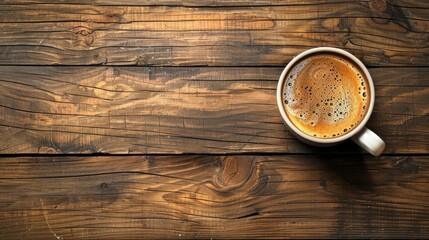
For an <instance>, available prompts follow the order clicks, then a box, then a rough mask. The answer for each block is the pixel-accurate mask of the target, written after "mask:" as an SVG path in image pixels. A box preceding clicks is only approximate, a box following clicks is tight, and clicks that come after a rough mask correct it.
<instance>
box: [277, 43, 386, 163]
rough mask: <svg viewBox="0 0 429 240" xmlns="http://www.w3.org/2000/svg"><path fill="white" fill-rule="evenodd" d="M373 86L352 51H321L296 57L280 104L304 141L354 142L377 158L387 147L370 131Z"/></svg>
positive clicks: (280, 88)
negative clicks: (349, 140)
mask: <svg viewBox="0 0 429 240" xmlns="http://www.w3.org/2000/svg"><path fill="white" fill-rule="evenodd" d="M374 99H375V91H374V83H373V81H372V78H371V75H370V74H369V72H368V69H367V68H366V67H365V66H364V64H363V63H362V62H361V61H360V60H359V59H357V58H356V57H355V56H353V55H352V54H350V53H349V52H347V51H344V50H342V49H338V48H332V47H318V48H313V49H309V50H307V51H304V52H302V53H300V54H299V55H297V56H296V57H294V58H293V59H292V60H291V61H290V62H289V63H288V64H287V66H286V67H285V69H284V70H283V72H282V74H281V75H280V79H279V82H278V85H277V105H278V107H279V110H280V114H281V116H282V118H283V121H284V123H285V125H286V127H287V128H288V129H289V130H290V132H291V133H292V134H293V135H294V136H296V137H297V138H298V139H299V140H301V141H303V142H305V143H307V144H310V145H314V146H320V147H326V146H332V145H336V144H339V143H341V142H344V141H346V140H347V139H352V140H353V141H354V142H355V143H356V144H358V145H359V146H360V147H362V148H363V149H364V150H366V151H368V152H369V153H371V154H372V155H374V156H379V155H380V154H381V153H382V152H383V150H384V148H385V146H386V144H385V143H384V141H383V140H382V139H381V138H380V137H379V136H377V134H375V133H374V132H373V131H371V130H369V129H368V128H366V127H365V124H366V123H367V122H368V119H369V118H370V116H371V113H372V111H373V108H374Z"/></svg>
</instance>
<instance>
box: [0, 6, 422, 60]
mask: <svg viewBox="0 0 429 240" xmlns="http://www.w3.org/2000/svg"><path fill="white" fill-rule="evenodd" d="M0 11H1V12H2V16H1V18H0V28H1V29H2V32H3V34H2V35H1V36H0V64H2V65H28V64H30V65H51V64H60V65H91V64H97V65H98V64H104V65H144V66H147V65H159V66H184V65H186V66H189V65H193V66H201V65H207V66H231V65H235V66H254V65H258V66H283V65H285V64H286V63H287V62H289V61H290V59H291V58H292V57H293V56H295V55H296V54H298V53H299V52H301V51H303V50H305V49H308V48H311V47H317V46H335V47H341V48H345V49H347V50H349V51H351V52H352V53H354V54H356V55H357V56H358V57H360V58H361V59H363V61H364V62H365V64H367V65H370V66H416V65H419V66H428V65H427V63H428V62H429V57H428V56H429V55H428V46H429V45H428V44H429V43H428V39H429V33H428V30H429V21H428V19H429V18H428V16H429V14H428V12H429V9H427V8H414V7H402V6H400V5H393V4H387V3H385V2H383V1H378V2H360V1H355V2H344V3H330V4H320V5H319V4H310V5H305V4H304V5H294V4H292V5H287V6H260V7H232V8H227V7H224V8H212V7H206V8H204V7H173V6H88V5H79V4H72V5H69V4H30V5H28V4H26V5H0Z"/></svg>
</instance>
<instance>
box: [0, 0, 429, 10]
mask: <svg viewBox="0 0 429 240" xmlns="http://www.w3.org/2000/svg"><path fill="white" fill-rule="evenodd" d="M344 2H346V1H344V0H328V1H319V2H317V4H318V5H323V4H333V3H344ZM348 2H352V1H348ZM356 2H366V3H371V4H385V2H386V1H385V0H375V1H373V0H362V1H356ZM387 2H388V3H389V4H391V5H394V6H400V7H415V8H429V3H428V2H427V1H425V0H387ZM46 3H47V2H46V0H19V1H13V0H0V4H4V5H11V4H13V5H21V4H46ZM49 3H56V4H82V5H102V6H118V5H125V6H127V5H131V6H187V7H195V6H197V7H240V6H255V7H257V6H290V5H314V4H316V3H315V1H314V0H255V1H246V0H210V1H199V0H145V1H139V0H122V1H115V0H90V1H87V0H68V1H64V0H51V1H49Z"/></svg>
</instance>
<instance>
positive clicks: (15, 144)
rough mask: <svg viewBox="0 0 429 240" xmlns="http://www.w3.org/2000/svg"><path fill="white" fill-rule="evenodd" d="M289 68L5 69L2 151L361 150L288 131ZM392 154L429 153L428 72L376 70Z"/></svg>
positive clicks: (0, 93)
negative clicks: (306, 140)
mask: <svg viewBox="0 0 429 240" xmlns="http://www.w3.org/2000/svg"><path fill="white" fill-rule="evenodd" d="M281 71H282V68H265V67H263V68H239V67H234V68H213V67H210V68H200V67H199V68H160V67H151V68H137V67H43V68H40V67H28V66H26V67H19V66H15V67H10V66H3V67H0V135H1V136H2V141H0V152H1V153H47V152H48V153H49V152H51V153H82V152H86V153H94V152H104V153H145V154H146V153H149V154H153V153H241V152H248V153H251V152H266V153H268V152H278V153H282V152H283V153H315V152H336V151H342V152H360V149H359V148H357V147H355V146H354V145H353V144H343V145H341V146H339V147H336V148H327V149H324V148H323V149H320V148H312V147H309V146H306V145H305V144H302V143H300V142H299V141H298V140H296V139H295V138H294V137H293V136H292V135H291V134H290V133H289V132H288V131H287V130H286V128H285V126H284V125H283V123H282V120H281V117H280V114H279V112H278V108H277V105H276V99H275V93H276V87H277V81H278V76H279V75H280V73H281ZM370 72H371V74H372V75H373V79H374V81H375V84H376V95H377V96H376V104H375V109H374V113H373V115H372V118H371V119H370V122H369V124H368V126H369V127H370V128H372V129H373V130H374V131H375V132H377V133H378V134H379V135H380V136H381V137H382V138H383V139H384V140H385V141H386V142H387V149H386V151H385V153H428V152H429V143H428V139H429V124H428V114H429V88H428V82H427V81H426V77H425V76H428V75H429V68H399V69H398V68H375V69H371V70H370Z"/></svg>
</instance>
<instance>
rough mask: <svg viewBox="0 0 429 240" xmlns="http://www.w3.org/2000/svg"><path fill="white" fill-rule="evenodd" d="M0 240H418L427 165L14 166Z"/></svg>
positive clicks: (35, 160)
mask: <svg viewBox="0 0 429 240" xmlns="http://www.w3.org/2000/svg"><path fill="white" fill-rule="evenodd" d="M0 174H1V177H0V194H1V196H2V201H1V202H0V208H1V210H0V224H1V226H2V228H0V238H2V239H8V238H21V239H25V238H28V239H34V238H40V239H55V238H58V239H80V238H88V239H105V238H117V239H130V238H131V239H133V238H148V237H156V238H167V237H168V238H185V239H186V238H191V237H192V238H193V237H195V238H235V237H240V238H243V237H277V238H284V237H290V238H296V237H314V236H324V237H368V236H371V237H373V238H374V237H377V238H380V237H382V238H396V237H398V236H414V237H427V236H428V235H429V228H428V224H429V219H428V215H427V210H428V208H429V201H428V200H429V199H428V192H429V185H428V183H429V158H428V157H427V156H425V157H423V156H415V157H410V156H400V157H399V156H398V157H394V156H391V157H379V158H375V157H368V156H364V157H363V156H359V155H354V156H353V157H348V156H344V155H343V156H341V155H340V156H338V155H336V156H335V155H331V156H329V155H328V156H327V155H324V156H318V155H311V156H296V155H289V156H165V157H161V156H156V157H153V156H134V157H131V156H121V157H114V158H113V157H108V156H107V157H78V156H76V157H61V156H58V157H15V158H3V159H2V161H1V162H0Z"/></svg>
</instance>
